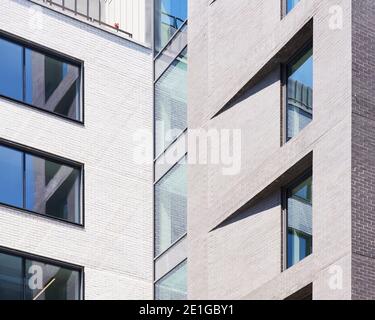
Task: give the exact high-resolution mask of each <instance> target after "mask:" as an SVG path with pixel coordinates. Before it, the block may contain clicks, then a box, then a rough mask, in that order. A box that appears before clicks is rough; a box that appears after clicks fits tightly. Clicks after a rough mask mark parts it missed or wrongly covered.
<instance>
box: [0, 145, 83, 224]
mask: <svg viewBox="0 0 375 320" xmlns="http://www.w3.org/2000/svg"><path fill="white" fill-rule="evenodd" d="M0 146H3V147H6V148H9V149H12V150H15V151H18V152H22V153H24V154H29V155H32V156H36V157H39V158H42V159H44V160H47V161H53V162H57V163H59V164H61V165H67V166H70V167H72V168H74V169H78V170H79V171H80V186H79V189H80V197H79V198H80V199H79V200H80V203H79V206H80V222H74V221H69V220H66V219H62V218H58V217H54V216H51V215H47V214H42V213H39V212H36V211H32V210H29V209H26V208H25V199H24V200H23V207H18V206H14V205H11V204H7V203H3V202H0V206H3V207H7V208H11V209H15V210H18V211H22V212H24V213H28V214H32V215H35V216H38V217H42V218H45V219H49V220H53V221H59V222H61V223H65V224H70V225H73V226H78V227H82V228H84V227H85V178H84V177H85V165H84V164H83V163H80V162H77V161H74V160H70V159H67V158H64V157H61V156H57V155H54V154H51V153H48V152H45V151H41V150H36V149H34V148H30V147H28V146H25V145H21V144H18V143H14V142H10V141H8V140H4V139H2V138H0ZM24 169H25V168H23V186H22V187H23V190H22V194H23V198H25V170H24Z"/></svg>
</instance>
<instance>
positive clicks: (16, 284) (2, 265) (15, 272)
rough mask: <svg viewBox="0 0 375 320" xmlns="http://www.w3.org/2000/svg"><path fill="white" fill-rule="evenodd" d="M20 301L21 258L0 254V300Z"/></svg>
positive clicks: (21, 291) (21, 282) (21, 289)
mask: <svg viewBox="0 0 375 320" xmlns="http://www.w3.org/2000/svg"><path fill="white" fill-rule="evenodd" d="M22 299H23V274H22V258H19V257H15V256H12V255H9V254H4V253H0V300H22Z"/></svg>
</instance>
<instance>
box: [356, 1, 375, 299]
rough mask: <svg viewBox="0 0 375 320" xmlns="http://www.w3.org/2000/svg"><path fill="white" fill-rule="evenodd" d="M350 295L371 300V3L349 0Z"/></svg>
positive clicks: (374, 113) (374, 258)
mask: <svg viewBox="0 0 375 320" xmlns="http://www.w3.org/2000/svg"><path fill="white" fill-rule="evenodd" d="M352 50H353V62H352V68H353V75H352V77H353V98H352V254H353V256H352V298H353V299H375V148H374V146H375V97H374V92H375V54H374V52H375V3H374V1H372V0H359V1H358V0H357V1H352Z"/></svg>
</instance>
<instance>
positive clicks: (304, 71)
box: [286, 48, 313, 141]
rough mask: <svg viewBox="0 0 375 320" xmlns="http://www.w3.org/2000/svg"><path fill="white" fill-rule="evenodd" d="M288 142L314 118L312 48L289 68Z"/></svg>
mask: <svg viewBox="0 0 375 320" xmlns="http://www.w3.org/2000/svg"><path fill="white" fill-rule="evenodd" d="M287 69H288V70H287V73H288V74H287V76H288V82H287V119H286V120H287V137H286V138H287V141H288V140H290V139H291V138H293V137H294V136H296V135H297V134H298V133H299V132H300V131H301V130H302V129H303V128H304V127H306V126H307V125H308V124H309V123H310V122H311V121H312V118H313V55H312V48H311V49H309V50H308V51H307V52H305V53H304V54H303V55H302V56H301V57H299V58H298V59H297V61H295V62H294V63H292V64H290V65H288V68H287Z"/></svg>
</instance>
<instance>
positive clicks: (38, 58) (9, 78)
mask: <svg viewBox="0 0 375 320" xmlns="http://www.w3.org/2000/svg"><path fill="white" fill-rule="evenodd" d="M0 56H1V59H0V96H3V97H7V98H10V99H13V100H17V101H20V102H23V103H25V104H28V105H30V106H33V107H36V108H39V109H42V110H45V111H48V112H51V113H55V114H57V115H60V116H62V117H65V118H68V119H71V120H75V121H82V116H81V113H82V112H81V66H80V64H78V63H76V62H71V61H68V60H66V59H65V58H61V57H56V56H54V55H51V54H48V53H43V52H42V51H38V50H35V49H34V48H30V47H28V46H25V45H21V44H18V43H16V42H15V41H12V40H11V39H7V38H5V37H2V36H0Z"/></svg>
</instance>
